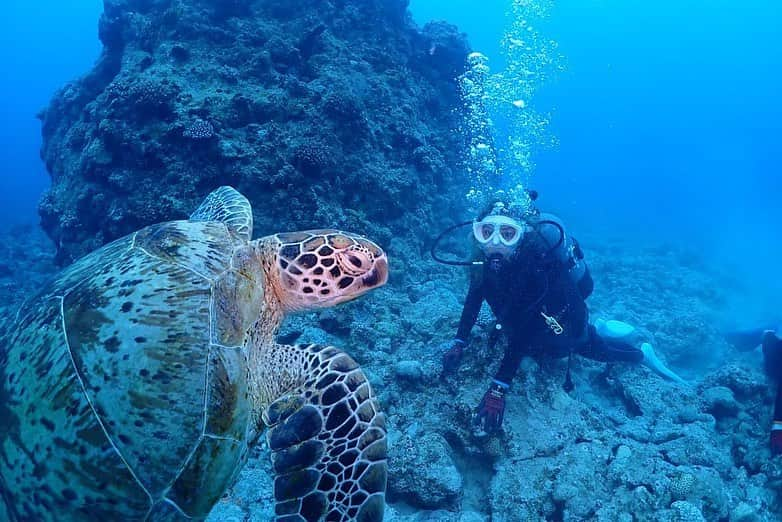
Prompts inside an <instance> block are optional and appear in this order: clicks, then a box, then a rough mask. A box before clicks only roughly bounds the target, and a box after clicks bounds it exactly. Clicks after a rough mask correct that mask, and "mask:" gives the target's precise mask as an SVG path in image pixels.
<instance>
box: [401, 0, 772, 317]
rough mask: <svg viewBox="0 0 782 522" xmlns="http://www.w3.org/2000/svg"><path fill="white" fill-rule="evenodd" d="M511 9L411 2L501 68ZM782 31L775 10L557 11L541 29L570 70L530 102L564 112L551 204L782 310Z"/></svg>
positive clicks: (592, 228)
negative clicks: (690, 263) (659, 247)
mask: <svg viewBox="0 0 782 522" xmlns="http://www.w3.org/2000/svg"><path fill="white" fill-rule="evenodd" d="M508 5H509V2H505V1H502V0H494V1H486V2H481V3H480V8H477V7H475V3H474V2H469V1H467V0H460V1H449V2H433V1H430V0H418V1H415V0H413V2H412V8H413V12H414V13H416V14H417V16H418V18H419V20H426V19H431V18H439V17H442V18H446V19H448V20H451V21H453V22H454V23H457V24H458V25H459V26H460V28H462V29H463V30H464V31H466V32H467V33H468V34H469V36H470V40H471V43H472V45H473V47H474V48H475V49H476V50H479V51H481V52H483V53H484V54H486V55H488V56H489V58H490V64H491V65H492V66H493V68H495V67H496V68H497V69H501V68H502V66H503V60H502V56H501V50H500V46H499V44H498V40H499V36H500V35H501V34H502V33H503V31H504V30H505V28H506V27H507V23H508V20H506V19H505V18H504V13H505V12H506V10H507V6H508ZM780 27H782V4H780V3H779V2H775V1H773V0H750V1H748V2H742V3H735V2H730V1H725V0H718V1H711V0H708V1H707V0H689V1H685V2H681V1H678V0H677V1H674V0H665V1H661V2H642V1H638V0H633V1H626V0H560V1H556V2H553V8H552V9H551V12H550V17H549V18H548V20H547V21H546V23H545V24H543V26H542V27H541V28H540V29H539V30H540V31H541V32H542V33H544V35H545V36H547V37H548V38H551V39H554V40H556V41H557V42H558V43H559V49H560V51H561V52H562V54H563V55H564V56H565V59H566V63H567V71H566V72H565V73H563V74H561V75H560V76H559V77H558V78H557V79H555V80H554V81H551V82H549V83H547V84H545V85H543V86H541V87H540V89H539V92H538V95H537V96H536V98H535V99H533V100H532V101H531V105H532V106H533V107H535V108H536V109H538V110H539V111H542V112H547V111H551V112H552V118H551V130H552V131H553V133H554V134H555V135H556V136H557V137H558V138H559V144H560V145H559V147H557V148H556V149H552V150H549V151H547V152H544V153H543V154H541V155H540V156H539V158H538V168H537V172H536V173H535V174H534V177H533V181H532V185H533V188H536V189H538V190H540V191H541V194H542V196H541V204H542V205H544V206H547V207H548V208H551V209H553V210H555V211H556V212H558V213H560V214H561V215H562V216H563V217H564V218H565V219H566V220H567V221H568V223H570V224H571V227H572V228H574V231H575V233H581V234H584V233H585V232H597V233H600V234H604V235H607V236H619V237H623V238H636V239H638V240H641V241H642V242H646V241H647V240H651V241H661V240H662V241H668V242H670V243H671V244H675V245H686V246H690V247H692V248H693V250H696V251H698V252H701V253H702V255H703V256H704V257H705V259H706V261H708V262H709V263H710V264H711V265H713V266H717V267H719V268H720V269H724V270H726V271H727V272H730V273H731V274H733V275H735V276H736V277H738V278H740V279H743V280H744V281H745V282H746V283H747V288H748V291H747V293H746V294H743V295H741V296H736V298H737V301H739V302H745V301H752V302H755V303H758V302H763V303H765V305H763V306H758V307H757V308H763V307H764V306H774V305H773V304H772V303H774V302H775V301H776V296H778V295H779V293H780V292H782V277H780V275H779V268H778V267H779V259H780V255H781V254H782V249H781V247H780V242H779V237H780V223H782V206H780V205H779V199H780V196H781V195H782V159H780V154H779V150H780V149H779V143H780V138H782V99H780V96H779V92H782V43H780V38H779V36H780V32H779V31H780V29H779V28H780ZM746 306H747V308H750V305H749V303H747V305H746ZM731 309H732V312H731V313H733V314H738V313H739V312H738V311H736V310H735V309H733V307H731ZM778 309H779V306H778V304H777V305H776V306H775V308H774V310H768V313H770V314H771V315H773V314H774V313H777V314H778V313H779V312H778ZM753 313H764V312H759V311H758V310H753Z"/></svg>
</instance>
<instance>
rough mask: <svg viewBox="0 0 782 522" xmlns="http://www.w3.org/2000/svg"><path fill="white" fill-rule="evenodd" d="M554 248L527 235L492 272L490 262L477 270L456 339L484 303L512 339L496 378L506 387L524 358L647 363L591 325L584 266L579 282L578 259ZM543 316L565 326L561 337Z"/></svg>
mask: <svg viewBox="0 0 782 522" xmlns="http://www.w3.org/2000/svg"><path fill="white" fill-rule="evenodd" d="M566 246H567V245H566ZM553 249H554V247H553V246H552V245H551V244H550V241H547V240H546V238H545V237H544V236H543V235H541V234H536V233H528V234H526V235H525V237H524V239H523V241H522V243H521V244H520V245H519V246H518V247H517V249H516V251H515V253H514V255H513V256H512V257H511V258H510V259H509V260H507V261H502V262H501V264H500V266H499V268H497V269H494V268H492V264H491V263H489V262H485V263H484V264H483V265H481V266H478V267H475V268H473V273H472V274H471V280H470V289H469V292H468V293H467V298H466V300H465V304H464V310H463V311H462V316H461V320H460V322H459V330H458V332H457V334H456V337H457V338H458V339H461V340H462V341H465V342H466V341H467V339H468V338H469V334H470V331H471V330H472V327H473V325H474V324H475V321H476V319H477V317H478V312H479V311H480V308H481V304H482V302H483V301H484V300H485V301H486V302H487V303H488V304H489V306H490V307H491V309H492V311H493V312H494V315H495V316H496V318H497V320H498V322H499V324H500V325H502V331H503V332H504V333H505V335H506V337H507V340H508V345H507V349H506V351H505V355H504V357H503V359H502V363H501V364H500V368H499V371H498V372H497V374H496V376H495V378H496V380H498V381H501V382H503V383H505V384H510V382H511V380H512V379H513V377H514V376H515V374H516V372H517V370H518V368H519V364H520V363H521V359H522V358H523V357H524V356H525V355H533V356H540V355H545V356H548V357H566V356H568V355H569V354H570V353H571V351H572V352H573V353H577V354H579V355H583V356H584V357H588V358H590V359H594V360H597V361H602V362H613V361H622V362H640V361H641V360H643V352H641V350H639V349H637V348H635V347H633V346H631V345H629V344H627V343H624V342H620V341H616V340H611V339H603V338H602V337H600V336H599V335H598V334H597V332H596V331H595V328H594V326H592V325H589V324H588V316H589V314H588V310H587V306H586V303H585V302H584V300H585V299H586V298H587V297H588V296H589V295H590V294H591V292H592V286H593V285H592V278H591V276H590V274H589V271H588V270H586V267H585V266H584V267H583V269H582V272H583V273H582V274H581V275H580V277H579V278H578V279H577V280H576V279H575V278H574V277H573V274H572V273H571V269H572V268H573V262H575V261H574V260H572V259H570V258H563V256H562V255H556V252H552V250H553ZM560 250H564V249H560ZM579 262H581V263H583V261H579ZM541 312H543V313H545V314H546V315H547V316H551V317H554V318H555V319H556V320H557V322H558V323H559V325H561V326H562V329H563V332H562V333H561V334H560V335H556V334H555V333H554V332H553V330H552V328H551V327H550V326H549V325H548V324H547V323H546V319H545V318H544V317H543V315H541Z"/></svg>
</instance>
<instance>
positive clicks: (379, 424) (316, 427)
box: [263, 345, 387, 522]
mask: <svg viewBox="0 0 782 522" xmlns="http://www.w3.org/2000/svg"><path fill="white" fill-rule="evenodd" d="M281 348H283V349H286V350H292V351H295V352H298V354H296V355H297V356H296V357H294V358H295V359H298V360H301V359H300V357H302V356H303V359H304V368H305V370H306V372H305V375H304V383H303V384H302V385H301V386H300V387H297V388H296V389H294V390H291V392H290V393H288V394H286V395H284V396H282V397H280V398H278V399H277V400H275V401H274V402H273V403H272V404H271V405H270V406H269V407H268V408H267V409H266V411H265V412H264V413H263V420H264V422H265V423H266V425H267V426H269V430H268V432H267V440H268V442H269V447H270V449H271V450H272V464H273V468H274V472H275V474H276V477H275V480H274V496H275V499H276V501H277V504H276V514H277V517H278V520H279V521H280V522H282V521H288V520H291V521H292V520H302V519H303V520H307V521H309V520H323V519H324V517H325V520H335V521H349V520H350V521H352V520H359V521H366V522H374V521H380V520H382V519H383V511H384V508H385V503H384V497H385V489H386V475H387V464H386V453H387V448H386V429H385V417H384V415H383V414H382V413H380V410H379V407H378V404H377V400H376V399H375V397H374V394H373V393H372V389H371V388H370V386H369V382H368V381H367V379H366V377H365V375H364V373H363V372H362V371H361V369H360V368H359V367H358V365H357V364H356V363H355V361H353V359H351V358H350V357H349V356H348V355H347V354H345V353H344V352H342V351H340V350H338V349H336V348H333V347H325V346H318V345H309V346H282V347H281ZM300 517H301V518H300Z"/></svg>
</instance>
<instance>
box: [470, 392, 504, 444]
mask: <svg viewBox="0 0 782 522" xmlns="http://www.w3.org/2000/svg"><path fill="white" fill-rule="evenodd" d="M506 389H507V386H506V387H503V386H501V385H499V384H497V383H496V382H495V383H494V384H492V385H491V386H490V387H489V389H488V390H487V391H486V393H485V394H484V395H483V399H481V402H480V404H478V412H477V414H476V415H475V424H476V425H479V426H481V427H482V428H483V431H485V432H486V433H492V432H495V431H497V430H499V429H500V427H501V426H502V419H503V418H504V417H505V390H506Z"/></svg>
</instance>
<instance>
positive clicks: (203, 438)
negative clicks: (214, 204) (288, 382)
mask: <svg viewBox="0 0 782 522" xmlns="http://www.w3.org/2000/svg"><path fill="white" fill-rule="evenodd" d="M253 255H254V254H253V250H252V249H251V248H250V246H249V245H248V243H247V241H246V238H243V237H241V236H240V235H237V234H235V233H233V232H231V231H229V228H228V227H227V226H226V224H224V223H221V222H216V221H207V222H194V221H174V222H168V223H162V224H158V225H153V226H150V227H147V228H145V229H142V230H140V231H138V232H136V233H135V234H133V235H131V236H128V237H125V238H123V239H119V240H117V241H115V242H113V243H110V244H108V245H106V246H105V247H103V248H101V249H99V250H97V251H95V252H93V253H92V254H90V255H88V256H87V257H85V258H83V259H81V260H80V261H78V262H76V263H75V264H74V265H72V266H71V267H69V268H68V269H66V270H65V271H63V272H61V273H60V274H59V276H58V277H56V278H55V279H54V280H53V281H51V282H50V283H49V285H48V286H47V287H46V288H45V289H44V290H43V291H42V292H40V293H39V294H38V295H37V296H36V297H34V298H32V299H31V300H29V301H28V302H26V303H25V304H24V305H23V307H22V308H21V309H20V311H19V313H18V314H17V320H16V323H15V324H14V325H12V327H11V328H10V330H9V334H8V337H7V338H6V339H5V340H4V341H3V344H2V345H0V419H3V421H2V422H0V491H2V496H3V500H4V501H5V504H6V510H8V512H9V514H8V515H9V517H10V518H11V519H12V520H14V519H17V520H58V521H63V520H73V519H77V520H85V519H90V520H92V519H96V520H100V519H106V520H115V519H121V520H139V519H142V520H143V519H145V518H148V517H149V518H152V519H155V520H158V519H171V518H182V515H183V514H184V515H187V516H190V517H195V518H202V517H205V516H206V514H207V513H208V512H209V509H210V508H211V507H212V505H213V504H214V503H215V502H216V501H217V499H218V498H219V497H220V495H221V494H222V493H223V491H224V490H225V488H226V487H227V486H228V485H229V484H230V481H231V480H232V478H233V476H234V474H235V472H236V471H237V470H238V469H239V467H240V465H241V463H242V459H243V458H244V456H245V455H246V450H247V443H248V441H247V437H248V433H250V432H251V431H253V430H251V428H250V426H249V424H250V418H251V415H250V400H249V397H248V391H247V360H246V356H245V352H244V351H243V348H242V341H243V337H244V332H246V331H247V328H248V327H249V326H250V325H251V324H252V322H253V321H254V320H255V319H256V318H257V317H258V315H259V313H260V309H261V305H262V301H263V285H262V275H261V273H260V268H258V271H255V270H254V269H253V268H251V267H252V266H258V267H260V264H258V263H249V262H248V260H252V256H253ZM0 512H2V510H0Z"/></svg>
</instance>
